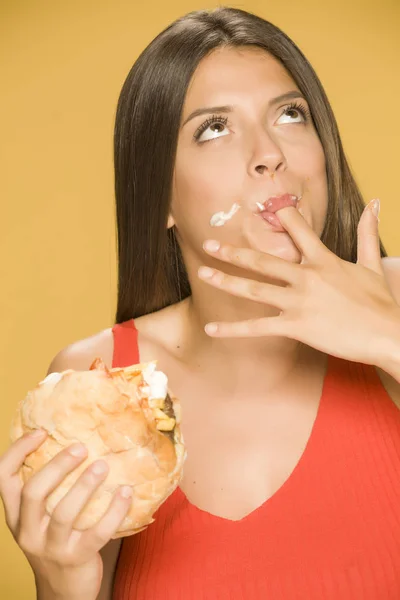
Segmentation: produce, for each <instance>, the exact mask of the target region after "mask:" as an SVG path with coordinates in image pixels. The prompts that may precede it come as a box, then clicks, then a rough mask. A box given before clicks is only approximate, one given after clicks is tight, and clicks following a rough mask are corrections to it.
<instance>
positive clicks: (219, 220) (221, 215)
mask: <svg viewBox="0 0 400 600" xmlns="http://www.w3.org/2000/svg"><path fill="white" fill-rule="evenodd" d="M239 208H240V205H239V204H236V202H235V203H234V204H233V205H232V208H231V210H230V211H229V212H227V213H225V212H224V211H223V210H221V211H219V212H217V213H215V214H214V215H213V216H212V217H211V219H210V225H211V227H222V225H225V223H226V222H227V221H229V219H232V217H233V215H234V214H235V213H236V212H237V211H238V210H239Z"/></svg>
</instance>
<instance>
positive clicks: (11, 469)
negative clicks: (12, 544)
mask: <svg viewBox="0 0 400 600" xmlns="http://www.w3.org/2000/svg"><path fill="white" fill-rule="evenodd" d="M46 436H47V432H46V431H43V430H39V429H37V430H35V431H34V432H31V433H27V434H25V435H23V436H22V437H20V438H19V439H18V440H17V441H15V442H14V443H13V444H12V445H11V446H10V448H8V450H7V451H6V452H5V453H4V454H3V455H2V456H1V457H0V496H1V499H2V502H3V506H4V513H5V518H6V523H7V526H8V527H9V529H10V530H11V532H12V533H13V534H15V532H16V527H17V523H18V518H19V510H20V504H21V491H22V488H23V481H22V478H21V476H20V474H19V472H20V469H21V467H22V465H23V463H24V461H25V459H26V457H27V456H29V454H31V453H32V452H34V451H35V450H37V449H38V448H39V446H40V445H41V444H42V443H43V442H44V441H45V439H46Z"/></svg>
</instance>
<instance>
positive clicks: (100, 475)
mask: <svg viewBox="0 0 400 600" xmlns="http://www.w3.org/2000/svg"><path fill="white" fill-rule="evenodd" d="M108 471H109V467H108V464H107V463H106V461H104V460H96V461H95V462H94V463H92V464H91V465H90V466H89V467H88V468H87V469H86V470H85V471H84V472H83V473H82V474H81V475H80V476H79V478H78V479H77V480H76V482H75V483H74V485H73V486H72V487H71V489H70V490H69V491H68V492H67V493H66V494H65V496H64V498H63V499H62V500H60V502H59V503H58V504H57V506H56V507H55V509H54V510H53V513H52V515H51V519H50V521H49V525H48V528H47V543H48V546H49V547H51V546H54V547H55V548H60V547H62V546H65V545H66V544H67V543H68V540H69V538H70V535H71V531H72V529H73V525H74V521H75V520H76V519H77V517H78V515H79V513H80V512H81V511H82V509H83V508H84V507H85V506H86V504H87V503H88V501H89V499H90V497H91V496H92V495H93V493H94V492H95V490H96V489H97V488H98V487H99V485H100V484H101V483H102V482H103V481H104V480H105V478H106V477H107V474H108Z"/></svg>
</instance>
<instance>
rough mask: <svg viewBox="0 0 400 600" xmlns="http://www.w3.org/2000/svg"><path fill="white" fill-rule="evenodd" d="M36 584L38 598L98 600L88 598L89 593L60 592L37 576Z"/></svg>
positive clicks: (49, 599) (47, 599)
mask: <svg viewBox="0 0 400 600" xmlns="http://www.w3.org/2000/svg"><path fill="white" fill-rule="evenodd" d="M35 584H36V600H96V598H88V597H87V594H85V595H82V594H75V593H70V592H67V591H66V592H60V591H57V590H54V589H52V588H51V586H50V585H49V584H48V583H47V582H45V581H40V580H38V579H37V578H35Z"/></svg>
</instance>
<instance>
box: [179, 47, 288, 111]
mask: <svg viewBox="0 0 400 600" xmlns="http://www.w3.org/2000/svg"><path fill="white" fill-rule="evenodd" d="M292 89H297V86H296V84H295V83H294V81H293V79H292V78H291V76H290V74H289V73H288V72H287V71H286V69H285V68H284V67H283V65H282V64H281V63H280V62H279V61H278V60H277V59H276V58H275V57H273V56H272V55H270V54H268V53H267V52H266V51H265V50H263V49H262V48H257V47H255V46H248V47H244V46H241V47H238V48H218V49H217V50H215V51H213V52H212V53H211V54H209V55H208V56H207V57H205V58H203V60H201V61H200V63H199V65H198V66H197V69H196V71H195V72H194V74H193V77H192V80H191V82H190V84H189V87H188V90H187V93H186V99H185V109H186V110H187V111H191V110H192V109H195V108H197V106H199V105H203V104H204V105H206V103H209V102H212V103H213V104H214V103H215V104H223V103H233V102H234V101H235V97H237V98H238V99H239V97H240V96H241V95H246V96H247V97H249V96H251V97H253V98H254V99H257V96H260V97H263V98H264V101H265V100H266V99H268V97H269V96H271V97H273V96H278V95H279V94H282V93H284V92H286V91H289V90H292ZM185 112H186V111H185Z"/></svg>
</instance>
